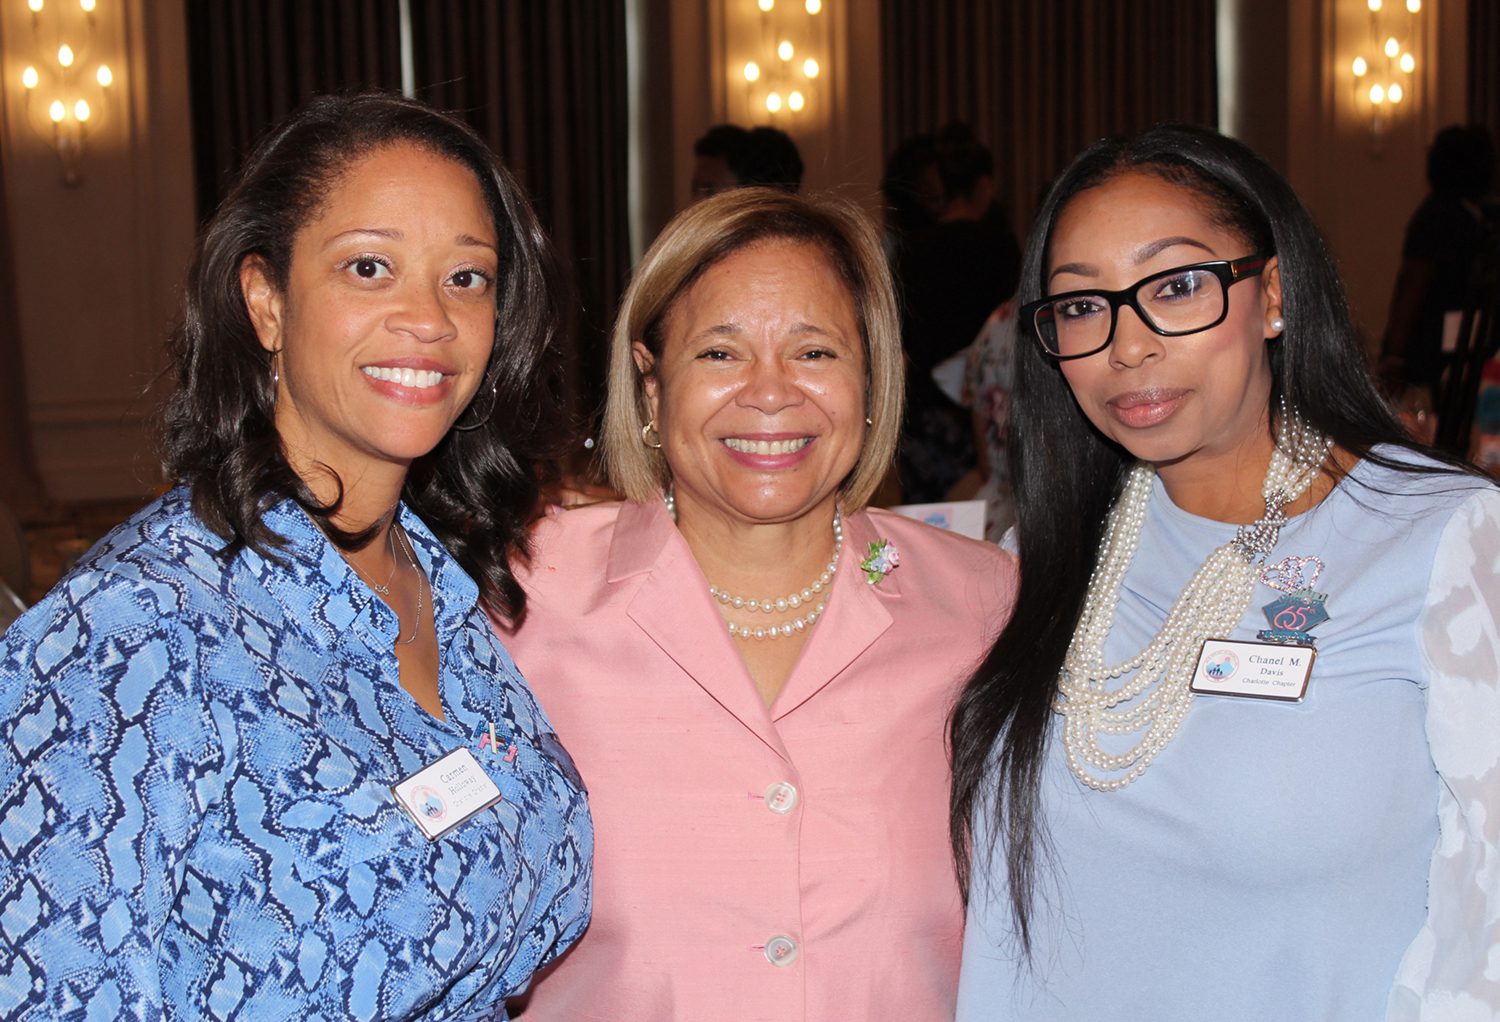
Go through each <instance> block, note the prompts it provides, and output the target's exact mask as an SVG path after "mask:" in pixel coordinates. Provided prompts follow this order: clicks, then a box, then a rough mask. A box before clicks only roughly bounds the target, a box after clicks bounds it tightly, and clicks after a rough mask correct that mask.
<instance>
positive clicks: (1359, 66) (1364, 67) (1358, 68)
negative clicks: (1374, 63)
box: [1354, 57, 1370, 78]
mask: <svg viewBox="0 0 1500 1022" xmlns="http://www.w3.org/2000/svg"><path fill="white" fill-rule="evenodd" d="M1369 70H1370V65H1369V64H1366V63H1365V58H1363V57H1355V58H1354V77H1356V78H1363V77H1364V76H1365V72H1367V71H1369Z"/></svg>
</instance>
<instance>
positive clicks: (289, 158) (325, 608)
mask: <svg viewBox="0 0 1500 1022" xmlns="http://www.w3.org/2000/svg"><path fill="white" fill-rule="evenodd" d="M549 258H550V257H549V254H548V246H547V242H546V239H545V237H544V236H543V234H542V232H541V230H540V228H539V227H538V226H537V223H536V220H535V218H534V217H533V215H532V213H531V210H530V208H529V206H528V205H527V203H526V199H525V197H524V195H523V194H522V193H521V191H520V189H519V188H518V187H517V186H516V184H515V183H514V181H513V180H512V179H511V178H510V176H509V175H508V174H507V173H506V172H505V171H504V170H503V169H502V168H501V167H500V166H499V165H498V164H497V163H496V161H495V159H494V157H493V156H492V155H491V154H490V153H489V151H488V149H487V148H486V147H485V146H484V144H483V143H482V142H481V141H480V140H479V138H478V137H477V136H476V135H475V134H474V133H473V132H472V131H471V130H469V129H468V128H467V127H465V126H464V125H462V124H461V123H459V122H458V121H456V120H454V119H452V118H450V117H447V116H444V115H442V114H440V113H438V112H436V111H434V110H431V109H429V108H427V107H425V106H422V105H421V104H418V103H414V102H409V101H406V100H402V99H399V98H395V97H389V96H384V95H364V96H353V97H338V98H334V97H326V98H323V99H319V100H316V101H314V102H313V103H311V104H310V105H309V106H307V107H305V108H304V109H303V110H302V111H300V112H299V113H298V114H296V115H294V116H293V117H292V118H291V119H290V120H289V121H287V122H286V123H284V124H282V125H281V126H279V127H278V128H276V129H275V130H273V132H272V133H271V134H270V135H269V136H268V138H267V139H266V141H265V142H263V143H262V145H261V146H260V148H259V149H257V150H256V152H255V153H254V154H253V155H252V156H251V158H250V160H249V162H248V164H247V165H246V168H245V169H244V171H243V172H242V174H241V178H240V180H239V182H238V183H237V184H236V186H235V188H234V189H233V190H232V191H231V193H230V195H229V197H228V198H227V199H226V200H225V202H224V204H223V205H222V206H221V207H220V209H219V211H218V213H217V214H216V215H215V217H214V219H213V221H212V222H211V223H210V224H209V225H208V227H207V229H206V230H205V233H204V235H203V237H202V239H201V240H200V244H199V251H198V258H197V261H196V263H195V266H194V270H193V274H192V277H191V279H190V281H189V284H188V289H187V309H186V316H185V321H184V324H183V327H182V330H181V332H180V334H179V336H178V338H177V343H176V345H175V349H174V355H175V363H176V368H177V370H178V384H179V387H178V390H177V393H176V395H175V396H174V397H173V399H172V402H171V404H170V406H169V408H168V414H167V425H166V431H165V434H166V435H165V441H166V450H167V457H168V468H169V470H170V471H171V473H172V475H173V477H174V478H175V479H176V480H177V482H178V483H179V484H180V485H179V486H178V488H176V489H174V490H172V491H171V492H170V493H168V494H167V495H166V496H164V497H163V498H161V499H160V500H158V501H156V502H154V503H153V504H151V505H150V506H148V507H147V508H146V509H144V510H143V511H141V512H140V513H139V514H137V515H136V516H135V517H134V518H132V519H131V520H130V521H128V522H126V523H125V524H124V525H122V526H120V527H119V528H118V529H116V530H115V531H114V532H112V533H111V534H110V535H109V536H107V537H106V538H105V539H104V540H103V542H101V543H100V544H99V545H98V546H97V547H96V548H95V549H94V550H93V551H91V552H90V553H89V554H88V555H87V556H86V557H85V558H84V560H83V561H82V562H81V563H80V564H79V566H78V567H77V568H76V569H74V570H73V571H72V572H71V573H70V574H69V575H68V577H66V578H65V579H63V581H62V582H61V583H60V584H59V585H58V586H57V588H56V589H54V590H53V591H52V592H51V593H50V594H49V595H48V596H47V597H46V598H45V599H44V600H43V601H42V602H41V603H40V604H38V605H37V606H36V607H34V608H32V610H31V611H30V612H28V613H27V614H26V615H24V616H23V617H22V618H21V619H20V620H19V621H17V622H16V623H15V624H14V625H13V626H12V627H11V628H10V630H9V631H7V632H6V633H5V635H4V637H3V638H0V1017H3V1018H5V1019H9V1020H17V1022H19V1020H27V1022H30V1020H38V1022H39V1020H42V1019H79V1020H82V1019H112V1020H113V1019H131V1020H142V1022H144V1020H158V1019H182V1020H188V1019H247V1020H263V1019H266V1020H268V1019H286V1020H291V1019H297V1020H304V1019H305V1020H318V1022H328V1020H339V1019H382V1020H394V1019H424V1020H438V1019H443V1020H450V1019H453V1020H458V1019H463V1020H479V1019H484V1020H493V1019H500V1018H504V1017H505V999H506V997H507V996H509V995H511V994H514V993H516V992H517V991H519V990H521V989H524V988H525V986H526V984H527V983H528V982H529V980H530V977H531V975H532V973H533V972H534V971H535V970H536V969H537V968H539V967H540V966H541V965H543V964H545V963H546V962H547V961H549V960H551V959H552V958H555V957H556V956H557V955H559V954H560V953H561V952H562V951H563V950H565V949H566V948H567V947H568V946H569V945H570V944H571V943H572V942H573V941H574V940H576V939H577V937H578V935H579V934H580V933H581V932H582V930H583V928H584V926H585V925H586V923H587V921H588V912H589V897H590V895H589V880H590V869H591V866H590V863H591V853H592V842H593V830H592V826H591V824H590V821H589V814H588V807H587V804H586V802H585V796H584V793H583V789H582V785H581V783H580V781H579V779H578V776H577V774H576V772H575V771H574V769H573V767H572V763H571V762H570V760H569V759H568V757H567V754H566V753H564V752H563V751H562V748H561V746H560V745H559V744H558V743H557V739H556V737H555V736H554V735H553V734H552V728H551V726H550V725H549V724H548V722H547V719H546V717H545V715H544V714H543V713H542V711H541V709H540V708H539V707H538V706H537V704H536V702H535V700H534V699H533V698H532V696H531V693H530V691H529V690H528V689H527V687H526V684H525V682H524V681H522V680H521V676H520V674H519V673H518V672H517V671H516V668H515V665H514V664H513V663H512V662H511V659H510V657H509V656H508V655H507V654H506V652H505V650H504V649H503V648H501V646H500V644H499V642H498V641H497V640H496V638H495V635H494V631H493V630H492V628H491V627H490V624H489V620H488V617H487V616H486V613H485V611H486V610H489V611H491V612H493V613H497V614H503V615H507V616H509V615H514V614H517V613H518V612H519V611H520V610H521V608H522V606H523V601H524V595H523V594H522V592H521V589H520V587H519V586H518V585H517V584H516V580H515V578H514V576H513V575H512V574H511V570H510V566H509V558H510V557H511V556H512V555H515V554H519V553H520V552H522V551H524V549H525V531H524V529H525V525H526V521H527V519H528V518H529V516H530V514H531V511H532V508H533V506H534V505H535V502H536V499H537V487H536V483H535V480H534V479H533V478H532V476H531V473H530V470H529V467H528V466H529V464H530V463H531V459H532V458H534V457H536V456H537V454H538V453H539V445H538V441H539V440H540V439H541V438H543V437H544V435H545V434H542V433H539V432H538V430H539V429H540V428H541V427H542V425H543V424H544V422H545V416H544V415H543V414H542V413H543V412H544V411H545V410H546V408H547V406H548V401H547V397H546V395H547V392H548V388H547V387H546V386H545V385H544V384H545V369H546V367H547V365H548V364H549V362H550V361H551V353H552V351H553V349H554V340H555V335H554V330H555V324H556V323H557V322H558V319H559V317H558V315H557V307H556V304H555V297H554V296H555V291H554V289H553V282H552V279H551V275H550V271H549V265H550V264H549Z"/></svg>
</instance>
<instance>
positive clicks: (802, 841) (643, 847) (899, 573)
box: [501, 503, 1015, 1022]
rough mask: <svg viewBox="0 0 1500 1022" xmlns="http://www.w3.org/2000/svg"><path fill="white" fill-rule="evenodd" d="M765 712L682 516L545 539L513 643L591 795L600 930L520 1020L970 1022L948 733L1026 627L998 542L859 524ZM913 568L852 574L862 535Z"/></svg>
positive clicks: (627, 509) (596, 517)
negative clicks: (1013, 627) (978, 679)
mask: <svg viewBox="0 0 1500 1022" xmlns="http://www.w3.org/2000/svg"><path fill="white" fill-rule="evenodd" d="M844 533H845V547H844V557H843V561H842V563H841V564H840V566H839V573H838V576H837V577H836V579H835V581H834V583H833V587H832V592H831V594H830V596H829V599H828V608H827V610H826V611H825V612H824V615H823V617H822V618H821V620H819V622H818V624H817V626H816V630H815V631H814V632H813V633H812V635H811V636H810V637H809V639H808V642H807V645H806V647H805V648H804V650H803V653H802V657H801V659H800V660H799V661H798V662H797V665H796V667H795V668H794V669H793V671H792V675H791V677H790V678H789V679H788V681H787V683H786V687H785V688H784V689H783V690H782V692H781V694H780V695H779V696H778V697H777V699H776V702H775V704H774V705H773V706H772V707H771V708H770V710H769V711H768V710H767V708H766V707H765V705H764V704H763V703H762V702H761V700H760V697H759V695H758V694H757V692H756V690H755V686H754V683H753V682H752V681H751V679H750V675H749V673H748V672H747V671H746V669H745V666H744V662H743V661H742V660H741V659H740V656H739V654H738V652H737V651H736V649H735V640H733V639H731V638H730V636H729V633H728V631H727V630H726V629H725V627H724V623H723V620H722V619H721V618H720V616H719V612H718V610H717V608H716V606H715V605H714V603H713V601H712V600H711V599H710V597H709V595H708V582H707V581H706V580H705V579H704V577H703V574H702V572H701V571H700V570H699V568H698V565H697V562H696V561H695V560H694V559H693V556H692V554H691V552H690V551H689V549H688V546H687V544H686V542H685V541H684V540H683V539H682V536H681V534H680V533H678V531H677V529H676V526H675V525H674V524H673V522H672V520H671V518H670V517H669V516H668V514H667V512H666V509H665V508H664V507H663V506H662V505H660V504H657V503H652V504H649V505H641V504H604V505H597V506H594V507H588V508H583V509H580V510H576V511H569V512H567V513H566V514H563V515H560V516H558V517H556V518H553V519H550V520H548V521H546V522H545V523H543V524H542V525H541V526H539V529H538V534H537V536H536V542H537V549H536V556H535V558H534V559H533V562H532V568H531V571H530V573H529V574H528V575H527V576H525V577H524V578H523V582H524V583H525V585H526V588H527V591H528V594H529V597H530V603H529V605H528V606H529V610H528V613H527V616H526V618H525V621H524V623H523V625H522V627H521V628H520V629H519V630H518V631H514V632H512V631H509V630H506V629H502V630H501V635H502V638H503V639H504V641H505V644H506V646H507V648H509V649H510V651H511V653H512V655H513V656H514V657H515V659H516V662H517V663H518V664H519V665H520V667H521V669H522V671H523V672H524V673H525V675H526V678H527V680H528V682H529V683H530V684H531V687H532V688H533V690H534V691H535V692H536V694H537V697H538V698H539V699H540V700H541V702H542V706H543V707H544V709H545V710H546V711H547V714H548V715H549V716H550V717H551V719H552V722H553V725H554V726H555V727H556V729H557V733H558V735H559V736H560V737H561V738H562V740H563V743H564V744H565V745H566V746H567V748H568V750H569V751H570V752H571V753H572V755H573V758H574V760H575V761H576V763H577V765H578V768H579V770H580V771H581V772H582V774H583V778H584V782H585V784H586V785H587V786H588V788H589V803H590V807H591V809H592V811H593V815H594V826H595V831H596V835H597V837H596V844H597V855H596V858H595V868H594V880H595V888H594V917H593V923H592V924H591V926H590V928H589V930H588V932H587V933H585V934H584V936H583V938H582V940H581V941H580V942H579V943H578V944H577V946H576V947H574V949H573V950H572V951H571V952H570V953H569V954H568V955H566V956H565V957H564V958H563V959H562V960H561V961H560V962H559V963H558V964H557V965H556V966H555V968H553V969H552V970H550V971H549V972H548V973H547V974H546V975H544V976H542V977H540V978H539V979H538V980H537V982H536V984H535V987H534V989H533V992H532V995H531V999H530V1001H529V1003H528V1004H527V1006H526V1007H525V1009H524V1014H523V1015H522V1017H523V1018H524V1019H526V1020H528V1022H532V1020H539V1022H547V1020H557V1022H563V1020H566V1022H589V1020H605V1019H608V1020H611V1022H626V1020H629V1022H645V1020H660V1022H669V1020H671V1022H684V1020H692V1022H724V1020H736V1022H750V1020H757V1019H764V1020H767V1022H771V1020H774V1022H795V1020H804V1019H805V1020H828V1022H833V1020H838V1022H847V1020H851V1019H859V1020H864V1019H876V1018H901V1019H903V1020H907V1022H926V1020H933V1022H936V1020H940V1019H941V1020H950V1019H952V1018H953V1011H954V1002H955V995H956V991H957V986H958V959H959V948H960V944H961V939H962V928H963V912H962V909H961V906H960V899H959V895H958V890H957V886H956V883H955V881H954V877H953V868H952V861H951V857H950V855H949V851H948V829H947V821H948V815H947V814H948V766H947V758H946V753H945V750H944V739H943V729H944V722H945V717H946V715H947V712H948V710H949V708H950V707H951V705H952V701H953V699H954V697H955V695H956V692H957V690H958V688H959V686H960V685H961V684H962V682H963V681H964V680H965V679H966V677H967V676H968V674H969V672H970V671H971V670H972V669H973V667H974V666H975V664H976V663H977V662H978V660H979V658H980V657H981V656H982V655H983V653H984V651H985V650H986V649H987V648H988V646H989V644H990V642H991V640H992V639H993V637H994V636H995V634H996V633H997V632H998V630H999V627H1000V625H1001V623H1002V622H1003V620H1004V618H1005V616H1006V614H1007V613H1008V612H1009V608H1010V603H1011V600H1012V597H1013V594H1014V587H1015V569H1014V566H1013V561H1012V559H1011V558H1010V557H1009V555H1007V554H1003V553H1001V552H1000V551H999V550H998V549H996V548H995V547H993V546H989V545H987V544H982V543H977V542H974V541H972V540H968V539H964V538H962V537H959V536H955V535H953V534H951V533H946V532H941V531H939V530H937V529H933V528H930V527H928V526H926V525H921V524H918V523H916V522H912V521H909V520H907V519H905V518H901V517H898V516H897V515H894V514H890V513H888V512H883V511H870V512H862V513H859V514H853V515H849V516H848V518H847V520H846V522H845V525H844ZM877 538H885V539H888V540H890V541H891V542H892V543H893V544H894V545H895V546H896V548H897V550H898V552H899V554H900V558H901V564H900V566H899V567H897V568H896V569H894V570H893V571H892V572H891V573H890V574H889V575H887V576H886V577H885V578H884V580H882V581H881V582H880V584H879V585H874V586H872V585H869V584H867V583H866V581H865V578H864V575H863V573H862V572H861V571H860V570H859V561H860V560H861V559H862V558H863V557H864V556H865V554H866V551H867V550H868V547H869V543H870V541H871V540H874V539H877Z"/></svg>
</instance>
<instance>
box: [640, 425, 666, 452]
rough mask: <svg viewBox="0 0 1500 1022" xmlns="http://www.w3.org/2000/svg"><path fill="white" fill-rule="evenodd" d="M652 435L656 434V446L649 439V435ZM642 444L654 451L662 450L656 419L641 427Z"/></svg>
mask: <svg viewBox="0 0 1500 1022" xmlns="http://www.w3.org/2000/svg"><path fill="white" fill-rule="evenodd" d="M650 433H656V443H654V444H653V443H652V442H651V441H650V440H649V439H647V434H650ZM641 443H643V444H645V445H646V446H647V447H649V448H651V449H652V450H653V451H659V450H661V434H660V433H657V432H656V420H655V419H652V420H651V421H650V422H648V423H646V424H645V425H644V426H642V427H641Z"/></svg>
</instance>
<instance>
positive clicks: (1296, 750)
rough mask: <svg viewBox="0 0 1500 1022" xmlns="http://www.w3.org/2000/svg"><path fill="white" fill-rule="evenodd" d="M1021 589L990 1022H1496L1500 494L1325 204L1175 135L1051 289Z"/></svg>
mask: <svg viewBox="0 0 1500 1022" xmlns="http://www.w3.org/2000/svg"><path fill="white" fill-rule="evenodd" d="M1019 299H1020V301H1021V302H1022V308H1021V313H1020V321H1019V322H1020V329H1021V330H1022V331H1023V333H1024V335H1025V340H1026V344H1025V345H1024V346H1023V347H1022V349H1021V350H1020V351H1018V361H1017V379H1016V389H1015V394H1014V399H1013V401H1014V403H1013V417H1012V423H1013V425H1012V440H1011V445H1012V446H1011V450H1012V452H1013V468H1014V485H1015V493H1016V503H1017V510H1018V516H1019V522H1018V541H1019V552H1020V561H1021V576H1022V581H1021V591H1020V594H1019V596H1018V599H1017V604H1016V611H1015V614H1014V616H1013V617H1012V619H1011V621H1010V622H1009V624H1008V626H1007V627H1006V629H1005V631H1004V632H1003V633H1002V635H1001V636H1000V638H999V639H998V640H997V642H996V644H995V646H994V648H993V650H992V651H991V653H990V655H989V657H988V658H987V660H986V661H985V663H984V665H983V666H982V667H981V669H980V670H979V671H978V672H977V674H976V675H975V677H974V678H973V680H972V681H971V682H970V684H969V686H968V688H967V689H966V691H965V693H964V695H963V697H962V698H961V700H960V703H959V705H958V706H957V708H956V710H955V712H954V716H953V719H952V721H951V725H950V738H951V743H952V748H953V758H954V794H953V802H952V828H953V834H954V842H955V850H956V853H957V854H958V856H959V862H960V872H961V874H962V875H963V878H964V880H965V884H966V893H967V897H968V927H967V930H966V935H965V946H964V957H963V966H962V978H961V982H960V993H959V1009H958V1017H959V1019H960V1020H962V1022H971V1020H972V1022H978V1020H985V1022H992V1020H1003V1019H1024V1020H1027V1022H1047V1020H1058V1022H1062V1020H1068V1022H1080V1020H1088V1022H1123V1020H1150V1022H1188V1020H1193V1022H1199V1020H1203V1019H1211V1018H1212V1019H1233V1020H1236V1022H1253V1020H1262V1019H1263V1020H1267V1022H1270V1020H1276V1022H1285V1020H1289V1019H1298V1020H1301V1019H1309V1020H1311V1019H1317V1020H1320V1022H1343V1020H1348V1022H1367V1020H1370V1019H1379V1018H1386V1019H1391V1020H1416V1019H1426V1020H1437V1019H1464V1020H1469V1019H1491V1018H1496V1017H1500V951H1497V948H1500V843H1497V836H1500V491H1497V490H1496V488H1495V487H1494V486H1493V485H1492V484H1491V483H1490V482H1489V481H1488V480H1486V479H1484V478H1482V477H1479V476H1477V475H1474V474H1472V473H1470V472H1467V471H1466V470H1464V469H1463V467H1462V466H1460V465H1457V464H1454V463H1451V462H1449V461H1447V460H1445V459H1443V458H1441V457H1440V456H1437V455H1435V454H1433V453H1432V452H1428V451H1424V450H1421V449H1419V448H1418V447H1417V446H1416V445H1414V444H1413V443H1412V442H1410V441H1409V440H1408V439H1407V438H1406V437H1405V436H1404V435H1403V434H1402V433H1401V431H1400V429H1399V427H1398V426H1397V424H1396V423H1395V422H1394V421H1393V419H1392V417H1391V415H1390V413H1389V412H1388V411H1387V410H1386V408H1385V406H1384V405H1383V404H1382V402H1381V401H1380V399H1379V397H1378V395H1377V394H1376V392H1375V391H1374V389H1373V387H1372V386H1371V384H1370V382H1369V379H1368V377H1367V375H1366V372H1365V367H1364V362H1363V357H1362V354H1361V352H1360V350H1359V347H1358V344H1357V342H1356V339H1355V336H1354V332H1353V329H1352V326H1351V324H1350V321H1349V316H1348V312H1347V307H1346V304H1345V300H1344V296H1343V291H1342V287H1341V285H1340V283H1339V281H1338V277H1337V274H1336V272H1335V270H1334V268H1333V265H1332V261H1331V259H1330V258H1329V256H1328V253H1327V251H1326V248H1325V246H1324V244H1323V242H1322V240H1321V237H1320V235H1319V234H1318V231H1317V228H1316V227H1315V226H1314V224H1313V223H1312V221H1311V219H1310V217H1309V216H1308V214H1307V212H1306V210H1304V209H1303V207H1302V206H1301V204H1300V203H1299V202H1298V200H1297V198H1296V196H1295V195H1294V194H1293V193H1292V191H1291V189H1290V188H1289V187H1288V186H1287V184H1286V183H1285V181H1283V180H1282V179H1281V178H1280V177H1279V176H1278V175H1277V174H1276V173H1275V172H1274V171H1272V170H1271V169H1270V168H1269V167H1268V166H1266V165H1265V163H1263V162H1262V161H1261V160H1260V159H1259V158H1258V157H1257V156H1255V155H1254V154H1253V153H1252V152H1250V151H1249V150H1248V149H1246V148H1245V147H1244V146H1243V145H1241V144H1239V143H1237V142H1234V141H1232V140H1229V139H1226V138H1223V137H1221V136H1219V135H1217V134H1215V133H1213V132H1211V131H1207V130H1202V129H1197V128H1189V127H1178V126H1163V127H1158V128H1154V129H1152V130H1150V131H1147V132H1145V133H1143V134H1141V135H1139V136H1136V137H1134V138H1131V139H1126V140H1107V141H1104V142H1101V143H1099V144H1097V145H1095V146H1094V147H1092V148H1091V149H1089V150H1088V151H1087V152H1085V153H1084V154H1083V155H1082V156H1080V157H1079V158H1078V159H1077V160H1076V161H1075V162H1074V163H1073V164H1072V165H1071V166H1070V167H1069V169H1068V170H1067V171H1066V172H1064V174H1063V175H1062V176H1061V178H1060V179H1059V180H1058V182H1057V184H1056V185H1055V186H1054V188H1053V190H1052V192H1051V194H1050V195H1049V197H1048V199H1047V201H1046V203H1045V205H1044V207H1043V209H1042V211H1041V214H1040V215H1039V217H1038V220H1037V227H1036V230H1035V233H1034V235H1033V237H1032V239H1031V242H1030V245H1029V247H1028V250H1027V254H1026V260H1025V265H1024V268H1023V274H1022V281H1021V292H1020V296H1019Z"/></svg>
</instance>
